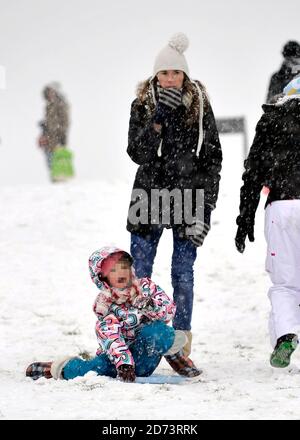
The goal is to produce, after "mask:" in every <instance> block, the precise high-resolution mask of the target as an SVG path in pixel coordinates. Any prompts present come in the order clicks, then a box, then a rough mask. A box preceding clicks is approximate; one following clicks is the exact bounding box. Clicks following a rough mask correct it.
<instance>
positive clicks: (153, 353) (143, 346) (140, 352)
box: [130, 321, 175, 377]
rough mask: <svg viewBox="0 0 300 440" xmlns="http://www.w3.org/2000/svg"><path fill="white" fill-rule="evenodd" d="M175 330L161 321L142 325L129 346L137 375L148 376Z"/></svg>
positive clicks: (168, 346) (171, 339)
mask: <svg viewBox="0 0 300 440" xmlns="http://www.w3.org/2000/svg"><path fill="white" fill-rule="evenodd" d="M174 338H175V331H174V329H173V328H172V327H170V326H168V325H167V324H165V323H164V322H163V321H154V322H152V323H151V324H147V325H145V326H144V327H142V329H141V331H140V333H139V334H138V336H137V338H136V340H135V341H134V343H133V344H132V345H131V346H130V350H131V353H132V355H133V358H134V361H135V373H136V375H137V376H143V377H145V376H150V375H151V374H152V373H153V371H154V370H155V369H156V367H157V366H158V364H159V363H160V360H161V357H162V356H163V355H164V353H166V352H167V351H168V350H169V348H170V347H171V346H172V344H173V342H174Z"/></svg>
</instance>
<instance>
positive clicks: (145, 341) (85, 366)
mask: <svg viewBox="0 0 300 440" xmlns="http://www.w3.org/2000/svg"><path fill="white" fill-rule="evenodd" d="M174 337H175V332H174V329H173V328H172V327H170V326H168V325H167V324H165V323H164V322H163V321H154V322H151V324H146V325H144V326H143V327H142V328H141V330H140V332H139V333H138V335H137V337H136V339H135V341H134V342H133V343H132V344H131V345H130V351H131V354H132V356H133V359H134V362H135V374H136V375H137V376H140V377H146V376H150V375H151V374H152V373H153V371H154V370H155V369H156V367H157V366H158V364H159V362H160V360H161V358H162V356H163V355H164V353H166V352H167V351H168V350H169V348H170V347H171V346H172V344H173V342H174ZM89 371H95V372H96V373H97V374H98V375H100V376H109V377H116V376H117V370H116V367H115V366H114V364H113V363H112V362H111V361H110V360H109V358H108V356H107V355H106V354H101V355H100V356H96V357H95V358H93V359H91V360H88V361H85V360H83V359H78V358H74V359H71V360H70V361H69V362H68V363H67V364H66V365H65V366H64V369H63V376H64V378H65V379H67V380H68V379H74V378H75V377H78V376H84V375H85V374H86V373H88V372H89Z"/></svg>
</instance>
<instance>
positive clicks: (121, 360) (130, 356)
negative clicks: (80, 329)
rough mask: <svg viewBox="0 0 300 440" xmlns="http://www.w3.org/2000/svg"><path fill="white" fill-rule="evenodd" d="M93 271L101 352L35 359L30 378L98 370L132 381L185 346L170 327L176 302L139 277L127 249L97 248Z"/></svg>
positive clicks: (189, 370)
mask: <svg viewBox="0 0 300 440" xmlns="http://www.w3.org/2000/svg"><path fill="white" fill-rule="evenodd" d="M89 269H90V275H91V278H92V281H93V282H94V283H95V284H96V286H97V287H98V289H99V290H100V292H99V294H98V296H97V297H96V300H95V302H94V307H93V309H94V312H95V314H96V315H97V318H98V319H97V322H96V335H97V340H98V342H99V349H98V351H97V356H96V357H95V358H93V359H91V360H83V359H81V358H78V357H72V358H70V357H67V358H63V359H59V360H56V361H54V362H34V363H33V364H31V365H29V367H28V368H27V370H26V376H29V377H31V378H32V379H39V378H40V377H46V378H48V379H50V378H52V377H53V378H54V379H73V378H75V377H78V376H84V375H85V374H86V373H87V372H89V371H95V372H96V373H97V374H99V375H101V376H109V377H118V378H119V379H121V380H123V381H125V382H134V381H135V378H136V376H150V375H151V374H152V373H153V372H154V370H155V369H156V367H157V366H158V364H159V362H160V360H161V357H162V356H163V355H167V356H171V357H172V356H173V355H176V354H177V353H178V352H179V351H180V349H181V348H182V347H183V346H184V345H185V343H186V341H187V340H186V336H185V333H184V332H183V331H181V330H174V329H173V328H172V327H170V326H168V325H167V323H168V322H169V321H170V320H171V319H172V318H173V317H174V314H175V309H176V307H175V304H174V302H173V301H172V300H171V299H170V298H169V297H168V296H167V295H166V294H165V292H164V291H163V290H162V289H161V288H160V287H159V286H157V285H156V284H155V283H153V281H151V280H150V279H149V278H141V279H138V278H136V277H135V273H134V269H133V268H132V257H131V256H130V255H129V254H128V253H127V252H125V251H122V250H121V249H117V248H112V247H104V248H102V249H100V250H97V251H95V252H94V253H93V254H92V255H91V257H90V259H89ZM197 371H198V370H197ZM195 373H197V372H195V371H193V368H192V367H189V366H184V371H182V372H181V373H180V374H183V375H185V376H189V377H192V376H195V375H197V374H199V373H197V374H195Z"/></svg>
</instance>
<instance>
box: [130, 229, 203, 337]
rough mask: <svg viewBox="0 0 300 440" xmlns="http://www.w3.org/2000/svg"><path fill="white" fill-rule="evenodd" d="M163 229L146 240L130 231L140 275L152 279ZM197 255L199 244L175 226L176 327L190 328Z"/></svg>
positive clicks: (133, 253)
mask: <svg viewBox="0 0 300 440" xmlns="http://www.w3.org/2000/svg"><path fill="white" fill-rule="evenodd" d="M162 232H163V228H161V229H158V230H156V231H155V232H153V234H152V235H151V237H149V238H147V239H146V238H144V237H141V236H139V235H135V234H131V247H130V252H131V255H132V257H133V261H134V263H133V265H134V268H135V272H136V275H137V277H138V278H142V277H149V278H151V274H152V269H153V263H154V258H155V255H156V250H157V246H158V243H159V240H160V237H161V235H162ZM196 257H197V247H196V246H195V245H194V244H193V243H192V242H191V241H190V240H187V239H182V238H180V237H179V235H178V233H177V232H176V230H174V229H173V255H172V267H171V277H172V286H173V289H174V290H173V298H174V301H175V303H176V306H177V308H176V314H175V317H174V319H173V327H174V328H175V329H178V330H191V321H192V312H193V300H194V262H195V260H196Z"/></svg>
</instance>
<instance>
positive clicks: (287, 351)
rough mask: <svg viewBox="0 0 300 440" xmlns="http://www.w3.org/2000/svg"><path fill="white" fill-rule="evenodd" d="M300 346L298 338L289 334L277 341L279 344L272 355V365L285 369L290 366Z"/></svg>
mask: <svg viewBox="0 0 300 440" xmlns="http://www.w3.org/2000/svg"><path fill="white" fill-rule="evenodd" d="M297 344H298V336H297V335H295V334H294V333H288V334H287V335H283V336H281V337H280V338H279V339H278V340H277V344H276V346H275V348H274V351H273V353H272V354H271V358H270V364H271V365H272V367H276V368H284V367H287V366H288V365H290V361H291V355H292V353H293V352H294V351H295V349H296V347H297Z"/></svg>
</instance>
